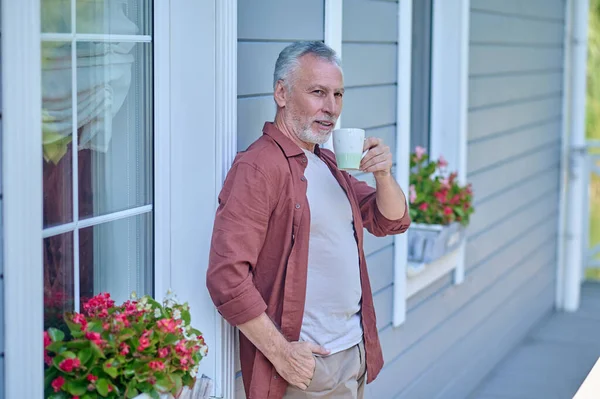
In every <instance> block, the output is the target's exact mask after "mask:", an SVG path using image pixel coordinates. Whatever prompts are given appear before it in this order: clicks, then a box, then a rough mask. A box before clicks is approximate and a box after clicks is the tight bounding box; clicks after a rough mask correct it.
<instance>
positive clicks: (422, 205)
mask: <svg viewBox="0 0 600 399" xmlns="http://www.w3.org/2000/svg"><path fill="white" fill-rule="evenodd" d="M427 208H429V205H428V204H427V202H423V203H422V204H421V205H419V210H421V211H423V212H425V211H426V210H427Z"/></svg>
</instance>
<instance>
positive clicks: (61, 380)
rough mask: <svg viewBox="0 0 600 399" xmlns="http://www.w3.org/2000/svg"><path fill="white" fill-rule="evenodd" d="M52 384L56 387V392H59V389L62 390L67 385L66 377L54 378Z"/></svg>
mask: <svg viewBox="0 0 600 399" xmlns="http://www.w3.org/2000/svg"><path fill="white" fill-rule="evenodd" d="M51 385H52V388H54V392H58V391H60V389H61V388H62V386H63V385H65V379H64V378H63V377H62V376H61V377H57V378H56V379H54V381H52V384H51Z"/></svg>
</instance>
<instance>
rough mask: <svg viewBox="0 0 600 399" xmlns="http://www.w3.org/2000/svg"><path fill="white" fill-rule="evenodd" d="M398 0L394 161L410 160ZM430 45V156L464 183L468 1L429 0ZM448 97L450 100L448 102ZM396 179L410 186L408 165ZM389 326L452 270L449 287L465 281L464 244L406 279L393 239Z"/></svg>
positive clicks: (408, 4) (398, 243)
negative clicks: (416, 296)
mask: <svg viewBox="0 0 600 399" xmlns="http://www.w3.org/2000/svg"><path fill="white" fill-rule="evenodd" d="M413 1H418V0H401V1H400V3H399V5H400V12H399V13H398V14H399V16H398V17H399V32H398V34H399V40H398V42H399V51H398V53H399V54H398V57H399V58H398V82H399V84H398V121H399V123H398V149H397V152H398V153H397V159H408V158H409V156H410V153H411V151H412V149H411V148H410V136H411V134H410V133H411V130H410V126H411V123H410V116H411V104H410V98H411V87H410V80H411V76H412V74H411V61H412V37H411V35H412V4H413ZM432 7H433V10H432V13H433V17H432V43H431V48H432V50H431V87H430V90H431V95H430V99H431V103H430V115H431V116H430V141H429V147H430V151H429V153H430V155H431V156H432V157H433V158H437V157H439V156H440V155H441V154H443V155H444V157H445V158H446V160H447V161H448V168H449V169H450V170H456V171H457V173H458V181H459V183H461V184H465V183H466V177H467V176H466V175H467V143H468V138H467V128H468V126H467V121H468V119H467V118H468V84H469V19H470V0H433V4H432ZM450 99H451V100H452V101H450ZM398 171H399V176H398V181H399V183H400V184H401V186H402V187H403V188H404V189H405V190H406V189H407V188H408V181H409V180H408V176H409V173H410V171H409V165H408V162H399V163H398ZM394 244H395V261H394V266H395V267H394V305H393V306H394V308H393V320H392V323H393V326H394V327H397V326H400V325H402V324H403V323H404V322H405V320H406V313H407V301H408V299H409V295H410V296H412V295H414V294H416V293H417V292H419V291H420V290H422V289H424V288H426V287H427V286H429V285H430V284H431V283H433V282H434V281H436V280H437V279H439V278H440V277H442V276H443V275H445V274H447V273H449V272H450V271H452V273H453V283H454V284H461V283H462V282H463V281H464V268H465V242H464V241H463V243H462V245H461V246H460V248H458V249H457V250H456V252H455V253H453V254H449V256H446V257H444V258H442V259H440V260H438V261H436V262H433V263H431V264H430V265H426V267H428V268H429V270H428V272H427V273H422V274H417V275H416V276H414V277H411V278H410V279H409V278H407V271H408V267H409V263H408V260H407V255H408V254H407V234H402V235H399V236H395V241H394Z"/></svg>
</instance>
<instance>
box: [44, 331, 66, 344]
mask: <svg viewBox="0 0 600 399" xmlns="http://www.w3.org/2000/svg"><path fill="white" fill-rule="evenodd" d="M48 335H50V338H51V339H52V341H54V342H56V341H62V340H63V339H65V333H64V332H62V331H60V330H59V329H57V328H53V327H50V328H49V329H48Z"/></svg>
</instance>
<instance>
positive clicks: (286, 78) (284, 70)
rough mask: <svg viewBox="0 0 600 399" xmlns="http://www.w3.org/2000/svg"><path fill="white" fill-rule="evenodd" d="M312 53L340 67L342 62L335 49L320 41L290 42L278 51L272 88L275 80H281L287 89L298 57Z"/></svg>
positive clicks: (275, 84) (275, 82)
mask: <svg viewBox="0 0 600 399" xmlns="http://www.w3.org/2000/svg"><path fill="white" fill-rule="evenodd" d="M306 54H312V55H314V56H316V57H318V58H321V59H323V60H326V61H329V62H331V63H332V64H335V65H337V66H338V67H339V68H340V70H341V69H342V62H341V61H340V58H339V57H338V56H337V54H336V52H335V50H333V49H332V48H331V47H329V46H328V45H326V44H325V43H323V42H320V41H310V42H308V41H307V42H296V43H292V44H290V45H289V46H287V47H286V48H284V49H283V50H281V53H279V57H278V58H277V62H276V63H275V72H274V73H273V90H275V86H277V82H278V81H280V80H282V81H283V82H284V85H285V87H286V88H287V89H290V88H291V83H290V77H291V75H292V74H293V73H294V72H295V71H296V68H298V65H299V63H300V61H299V59H300V57H302V56H304V55H306Z"/></svg>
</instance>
